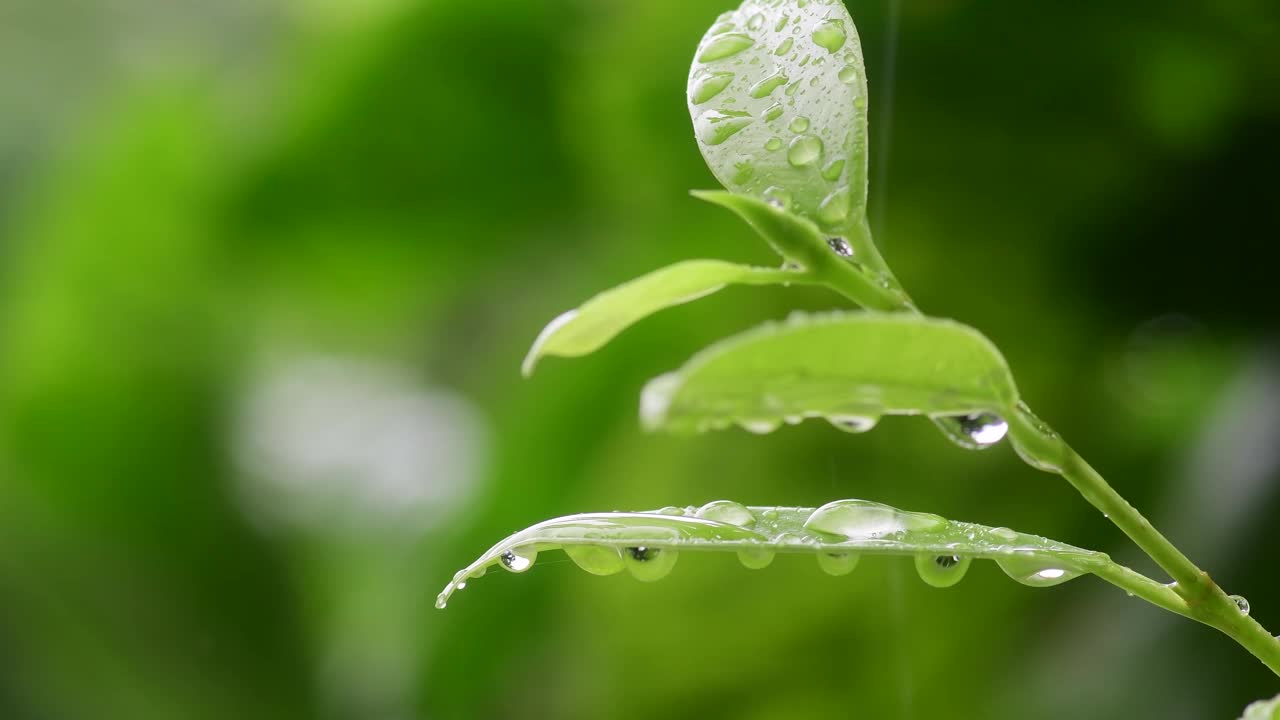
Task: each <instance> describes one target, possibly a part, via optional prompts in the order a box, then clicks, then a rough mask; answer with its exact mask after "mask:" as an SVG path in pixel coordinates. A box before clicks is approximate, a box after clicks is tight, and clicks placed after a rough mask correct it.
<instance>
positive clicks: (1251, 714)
mask: <svg viewBox="0 0 1280 720" xmlns="http://www.w3.org/2000/svg"><path fill="white" fill-rule="evenodd" d="M1240 720H1280V695H1277V696H1275V697H1273V698H1271V699H1270V700H1259V701H1258V702H1256V703H1253V704H1252V705H1250V706H1249V707H1247V708H1245V710H1244V715H1241V716H1240Z"/></svg>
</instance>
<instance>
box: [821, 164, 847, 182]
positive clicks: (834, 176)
mask: <svg viewBox="0 0 1280 720" xmlns="http://www.w3.org/2000/svg"><path fill="white" fill-rule="evenodd" d="M842 172H844V160H836V161H835V162H833V163H831V164H830V165H828V166H826V167H825V168H823V169H822V179H823V180H830V181H832V182H835V181H836V180H838V179H839V178H840V173H842Z"/></svg>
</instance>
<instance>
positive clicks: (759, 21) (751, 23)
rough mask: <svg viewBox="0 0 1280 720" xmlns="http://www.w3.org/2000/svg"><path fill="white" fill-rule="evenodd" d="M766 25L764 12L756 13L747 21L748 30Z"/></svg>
mask: <svg viewBox="0 0 1280 720" xmlns="http://www.w3.org/2000/svg"><path fill="white" fill-rule="evenodd" d="M763 25H764V13H756V14H755V15H752V16H751V19H750V20H748V21H747V29H748V30H759V29H760V28H761V27H762V26H763Z"/></svg>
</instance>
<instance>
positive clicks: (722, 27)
mask: <svg viewBox="0 0 1280 720" xmlns="http://www.w3.org/2000/svg"><path fill="white" fill-rule="evenodd" d="M732 15H733V14H732V13H726V14H725V15H722V16H720V18H719V19H720V20H723V19H724V18H726V17H731V16H732ZM737 28H738V26H737V25H734V24H733V23H731V22H718V23H717V24H715V25H712V26H711V29H710V30H708V31H707V34H708V35H723V34H724V33H727V32H733V31H734V30H736V29H737Z"/></svg>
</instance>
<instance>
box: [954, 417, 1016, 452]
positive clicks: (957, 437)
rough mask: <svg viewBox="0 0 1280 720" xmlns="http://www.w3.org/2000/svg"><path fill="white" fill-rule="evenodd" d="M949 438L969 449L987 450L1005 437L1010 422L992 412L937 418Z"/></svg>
mask: <svg viewBox="0 0 1280 720" xmlns="http://www.w3.org/2000/svg"><path fill="white" fill-rule="evenodd" d="M936 424H937V425H938V427H940V428H942V430H943V434H944V435H946V436H947V439H949V440H951V441H952V442H954V443H955V444H957V445H959V446H960V447H962V448H965V449H967V450H985V449H987V448H989V447H991V446H993V445H995V444H996V443H998V442H1000V441H1001V440H1003V439H1004V436H1005V434H1006V433H1008V432H1009V423H1007V422H1005V421H1004V419H1003V418H1001V417H1000V416H999V415H995V414H992V413H986V412H981V413H972V414H969V415H953V416H949V417H940V418H936Z"/></svg>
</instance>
